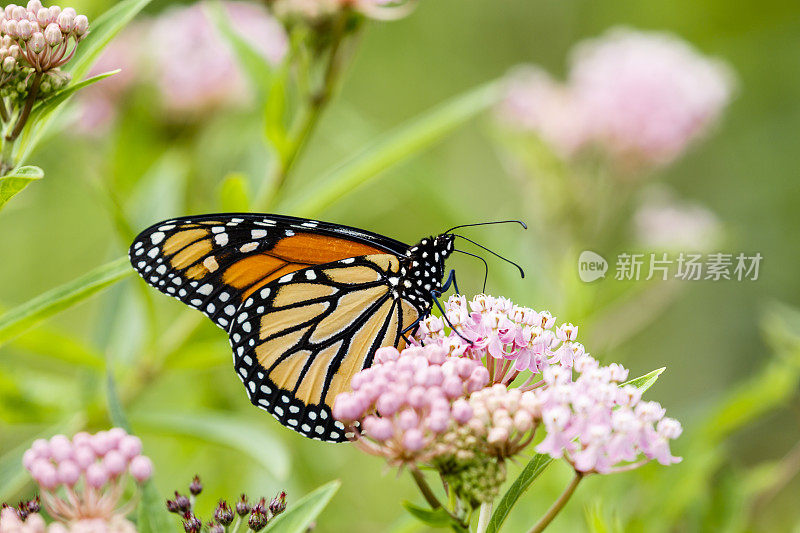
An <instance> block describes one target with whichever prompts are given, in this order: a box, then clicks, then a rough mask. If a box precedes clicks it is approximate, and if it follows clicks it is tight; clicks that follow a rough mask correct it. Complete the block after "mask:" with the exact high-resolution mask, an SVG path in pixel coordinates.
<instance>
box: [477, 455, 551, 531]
mask: <svg viewBox="0 0 800 533" xmlns="http://www.w3.org/2000/svg"><path fill="white" fill-rule="evenodd" d="M552 462H553V458H552V457H550V456H548V455H544V454H541V453H537V454H536V455H534V456H533V458H531V460H530V461H528V464H527V465H525V468H523V469H522V472H520V474H519V476H517V479H515V480H514V483H512V484H511V486H510V487H509V488H508V490H507V491H506V493H505V494H503V497H502V498H501V499H500V501H499V502H498V503H497V507H495V510H494V513H492V517H491V518H490V519H489V525H488V527H487V528H486V533H496V532H497V531H500V527H501V526H502V525H503V522H505V521H506V518H508V515H509V513H510V512H511V509H512V508H513V507H514V505H515V504H516V503H517V500H519V499H520V497H521V496H522V495H523V494H525V491H526V490H528V487H530V486H531V483H533V482H534V481H535V480H536V478H537V477H539V475H540V474H541V473H542V472H544V469H545V468H547V467H548V466H549V465H550V463H552Z"/></svg>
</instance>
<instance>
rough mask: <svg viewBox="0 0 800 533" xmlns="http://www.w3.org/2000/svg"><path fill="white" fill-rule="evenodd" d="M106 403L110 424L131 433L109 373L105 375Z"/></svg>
mask: <svg viewBox="0 0 800 533" xmlns="http://www.w3.org/2000/svg"><path fill="white" fill-rule="evenodd" d="M106 401H107V402H108V415H109V418H111V423H112V424H114V425H115V426H116V427H118V428H122V429H124V430H125V431H126V432H128V433H133V430H131V424H130V422H128V417H127V416H126V415H125V410H124V409H123V408H122V402H121V401H120V399H119V394H117V383H116V381H114V376H113V375H112V374H111V372H110V371H109V372H107V373H106Z"/></svg>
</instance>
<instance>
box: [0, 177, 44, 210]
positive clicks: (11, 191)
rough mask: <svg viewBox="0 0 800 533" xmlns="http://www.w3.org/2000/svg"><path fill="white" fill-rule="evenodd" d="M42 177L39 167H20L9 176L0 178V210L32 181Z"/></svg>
mask: <svg viewBox="0 0 800 533" xmlns="http://www.w3.org/2000/svg"><path fill="white" fill-rule="evenodd" d="M43 177H44V171H42V169H41V168H39V167H30V166H28V167H20V168H18V169H16V170H14V171H12V172H11V173H10V174H8V175H5V176H0V209H2V208H3V206H4V205H6V203H7V202H8V201H9V200H11V199H12V198H13V197H14V196H16V195H17V194H19V193H20V192H21V191H22V189H24V188H25V187H27V186H28V185H30V184H31V182H32V181H36V180H40V179H42V178H43Z"/></svg>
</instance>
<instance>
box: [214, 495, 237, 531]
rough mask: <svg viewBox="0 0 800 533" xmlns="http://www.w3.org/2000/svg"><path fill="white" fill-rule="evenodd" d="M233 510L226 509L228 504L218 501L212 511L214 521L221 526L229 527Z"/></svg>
mask: <svg viewBox="0 0 800 533" xmlns="http://www.w3.org/2000/svg"><path fill="white" fill-rule="evenodd" d="M233 518H234V515H233V509H231V508H230V507H228V502H226V501H225V500H220V501H219V504H218V505H217V508H216V510H215V511H214V519H216V521H217V522H219V523H220V524H222V525H223V526H229V525H230V524H231V523H232V522H233Z"/></svg>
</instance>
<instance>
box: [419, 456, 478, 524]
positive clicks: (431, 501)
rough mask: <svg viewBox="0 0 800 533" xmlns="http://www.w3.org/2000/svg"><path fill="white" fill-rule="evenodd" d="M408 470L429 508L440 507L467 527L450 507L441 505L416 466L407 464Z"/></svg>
mask: <svg viewBox="0 0 800 533" xmlns="http://www.w3.org/2000/svg"><path fill="white" fill-rule="evenodd" d="M408 470H409V472H411V477H412V478H414V482H415V483H416V484H417V487H419V491H420V492H421V493H422V496H423V497H424V498H425V501H427V502H428V505H430V506H431V509H440V508H441V509H444V510H445V512H447V514H448V515H450V518H452V519H453V520H454V521H455V522H457V523H459V524H461V525H462V526H464V527H467V524H465V523H464V521H463V520H461V519H460V518H458V516H456V515H455V514H453V512H452V511H451V510H450V509H448V508H447V507H445V506H443V505H442V502H440V501H439V499H438V498H437V497H436V495H435V494H434V493H433V490H432V489H431V486H430V485H428V482H427V481H425V476H424V475H423V474H422V472H420V470H419V468H417V467H416V466H409V467H408Z"/></svg>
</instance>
